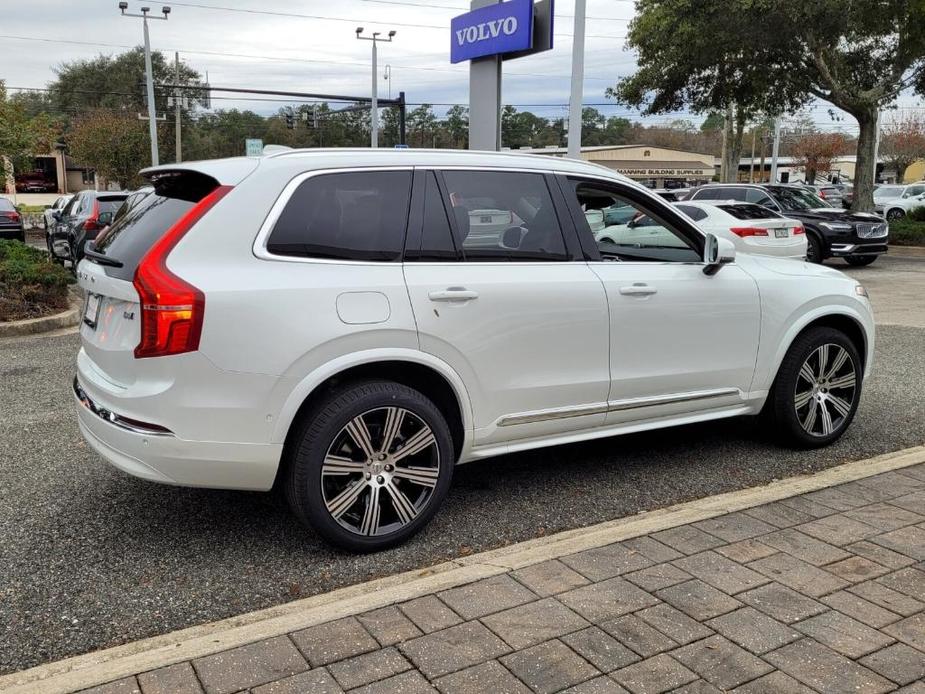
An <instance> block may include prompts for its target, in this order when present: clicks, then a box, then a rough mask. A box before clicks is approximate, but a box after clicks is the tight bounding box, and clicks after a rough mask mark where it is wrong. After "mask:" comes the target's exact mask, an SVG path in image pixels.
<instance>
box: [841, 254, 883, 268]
mask: <svg viewBox="0 0 925 694" xmlns="http://www.w3.org/2000/svg"><path fill="white" fill-rule="evenodd" d="M876 259H877V256H875V255H849V256H846V257H845V262H846V263H848V265H852V266H854V267H863V266H865V265H870V264H871V263H872V262H874V261H875V260H876Z"/></svg>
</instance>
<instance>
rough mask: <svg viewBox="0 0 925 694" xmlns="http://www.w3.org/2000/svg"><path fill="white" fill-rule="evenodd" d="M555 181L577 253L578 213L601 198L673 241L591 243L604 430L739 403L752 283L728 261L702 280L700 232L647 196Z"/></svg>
mask: <svg viewBox="0 0 925 694" xmlns="http://www.w3.org/2000/svg"><path fill="white" fill-rule="evenodd" d="M560 181H561V183H562V187H563V192H564V194H565V195H566V198H567V200H568V203H569V205H570V208H571V211H572V218H573V220H574V221H575V224H576V227H577V228H578V231H579V234H581V235H582V243H583V245H584V246H585V247H586V248H587V247H588V245H589V244H588V240H589V239H592V238H593V237H591V236H590V231H589V230H588V229H587V227H586V225H582V220H583V219H584V215H583V214H582V208H583V207H587V205H589V204H599V203H598V202H597V201H598V200H599V199H600V198H602V197H610V198H612V199H613V201H614V202H617V201H623V202H625V203H627V204H631V205H633V206H634V207H635V208H636V209H637V210H638V211H639V212H640V213H642V214H644V215H646V216H647V217H649V218H650V219H652V220H654V221H656V222H657V223H659V224H661V229H662V232H663V234H664V235H668V236H671V237H672V239H673V242H672V243H671V244H663V243H661V242H660V240H659V237H653V239H654V241H653V242H652V243H650V244H647V245H643V244H636V245H625V246H621V245H617V244H603V243H601V244H600V245H598V246H597V247H596V248H595V247H593V246H592V250H593V251H594V252H593V253H592V254H591V259H590V262H589V267H590V268H591V269H592V270H593V271H594V272H595V273H596V274H597V275H598V276H599V277H600V278H601V280H602V282H603V283H604V286H605V289H606V291H607V298H608V302H609V306H610V324H611V330H610V377H611V384H610V392H609V396H608V414H607V424H616V423H624V422H630V421H640V420H648V419H652V418H657V417H664V416H673V415H674V416H677V415H683V414H687V413H699V412H704V411H709V410H714V409H717V408H719V409H726V408H735V407H737V406H742V405H743V403H744V400H745V397H746V394H747V393H748V391H749V389H750V386H751V380H752V376H753V374H754V370H755V359H756V356H757V352H758V338H759V324H760V306H759V296H758V289H757V285H756V283H755V281H754V280H753V279H752V277H751V276H750V275H749V274H748V273H746V272H745V271H744V270H743V269H742V268H740V267H738V266H737V265H735V264H730V265H727V266H724V267H723V268H722V269H721V270H720V271H719V272H717V273H715V274H712V275H707V274H705V273H704V265H703V262H702V246H703V234H702V233H701V232H700V231H699V230H698V229H697V228H696V227H695V226H694V225H692V224H691V223H690V221H689V220H687V219H686V218H685V217H683V216H682V215H680V214H678V212H677V211H676V210H674V209H672V206H670V205H666V204H664V203H663V202H661V201H660V200H658V199H657V198H655V197H654V196H652V195H649V194H647V193H645V192H643V191H640V190H638V189H636V188H634V187H632V186H629V185H626V184H623V183H620V182H617V181H604V180H599V179H589V178H584V177H562V178H560ZM612 204H613V203H612Z"/></svg>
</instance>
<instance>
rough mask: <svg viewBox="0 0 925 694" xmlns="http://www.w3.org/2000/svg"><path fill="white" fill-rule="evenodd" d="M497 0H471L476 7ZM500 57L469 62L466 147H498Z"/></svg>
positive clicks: (499, 134) (474, 8)
mask: <svg viewBox="0 0 925 694" xmlns="http://www.w3.org/2000/svg"><path fill="white" fill-rule="evenodd" d="M496 4H498V1H497V0H472V9H473V10H477V9H480V8H482V7H488V6H489V5H496ZM501 106H502V104H501V56H500V55H492V56H488V57H485V58H479V59H477V60H472V61H470V63H469V149H484V150H491V151H495V152H497V151H500V150H501Z"/></svg>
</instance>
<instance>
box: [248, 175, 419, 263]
mask: <svg viewBox="0 0 925 694" xmlns="http://www.w3.org/2000/svg"><path fill="white" fill-rule="evenodd" d="M410 200H411V171H354V172H344V173H332V174H322V175H318V176H311V177H309V178H307V179H305V180H304V181H302V183H300V184H299V186H298V187H297V188H296V189H295V191H294V192H293V193H292V196H291V197H290V198H289V201H288V202H287V203H286V206H285V208H283V211H282V213H281V214H280V216H279V218H278V219H277V220H276V223H275V224H274V225H273V230H272V231H271V232H270V235H269V238H268V239H267V244H266V248H267V251H269V252H270V253H272V254H273V255H283V256H295V257H303V258H327V259H335V260H363V261H396V260H399V259H400V258H401V255H402V246H403V245H404V240H405V229H406V227H407V224H408V208H409V204H410Z"/></svg>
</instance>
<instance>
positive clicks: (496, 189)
mask: <svg viewBox="0 0 925 694" xmlns="http://www.w3.org/2000/svg"><path fill="white" fill-rule="evenodd" d="M443 180H444V182H445V185H446V191H447V196H448V200H447V202H448V203H449V204H448V206H447V210H448V211H449V213H450V215H451V223H452V225H453V228H454V232H455V237H456V243H457V246H459V248H460V249H461V251H462V255H463V259H464V260H466V261H475V262H478V261H530V260H536V261H564V260H569V255H568V253H567V251H566V247H565V240H564V238H563V236H562V229H561V227H560V225H559V218H558V215H557V214H556V209H555V205H554V204H553V200H552V196H551V195H550V192H549V188H548V187H547V185H546V180H545V178H544V176H543V174H540V173H520V172H513V171H487V170H482V171H469V170H466V171H457V170H446V171H444V172H443Z"/></svg>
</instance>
